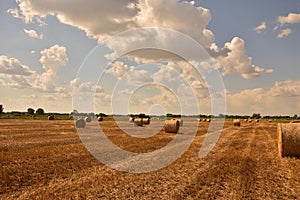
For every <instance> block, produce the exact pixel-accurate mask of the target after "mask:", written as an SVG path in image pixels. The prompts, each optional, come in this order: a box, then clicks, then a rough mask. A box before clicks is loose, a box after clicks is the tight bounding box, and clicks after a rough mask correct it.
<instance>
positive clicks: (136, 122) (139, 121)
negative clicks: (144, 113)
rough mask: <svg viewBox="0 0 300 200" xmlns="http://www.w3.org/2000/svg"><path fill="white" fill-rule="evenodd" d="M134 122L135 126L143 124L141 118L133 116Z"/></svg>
mask: <svg viewBox="0 0 300 200" xmlns="http://www.w3.org/2000/svg"><path fill="white" fill-rule="evenodd" d="M134 124H135V125H136V126H143V119H142V118H135V119H134Z"/></svg>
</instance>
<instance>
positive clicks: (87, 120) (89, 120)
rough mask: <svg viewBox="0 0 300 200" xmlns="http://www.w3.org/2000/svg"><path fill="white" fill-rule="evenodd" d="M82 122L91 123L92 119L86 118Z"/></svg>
mask: <svg viewBox="0 0 300 200" xmlns="http://www.w3.org/2000/svg"><path fill="white" fill-rule="evenodd" d="M84 120H85V122H91V121H92V118H90V117H86V118H84Z"/></svg>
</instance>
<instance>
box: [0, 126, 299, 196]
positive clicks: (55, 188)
mask: <svg viewBox="0 0 300 200" xmlns="http://www.w3.org/2000/svg"><path fill="white" fill-rule="evenodd" d="M100 124H101V126H102V128H103V130H104V132H105V133H106V134H107V136H108V137H109V138H110V139H111V141H113V142H114V143H115V144H117V145H118V146H119V147H121V148H123V149H126V150H128V151H132V152H138V153H144V152H151V151H154V150H156V149H159V148H161V147H163V146H165V145H166V144H168V143H169V142H170V141H171V140H172V139H173V137H174V135H172V134H166V133H164V132H163V131H161V132H159V133H158V134H157V135H156V136H154V137H151V138H145V139H137V138H133V137H129V136H128V135H126V134H124V133H123V132H122V131H121V130H120V129H119V128H118V127H117V126H116V124H115V122H112V121H110V122H109V121H105V122H101V123H100ZM208 124H209V123H204V122H200V124H199V129H198V133H197V136H196V137H195V139H194V141H193V143H192V145H191V146H190V148H189V149H188V151H186V152H185V153H184V154H183V155H182V156H181V157H180V158H179V159H178V160H177V161H176V162H174V163H173V164H171V165H169V166H167V167H165V168H163V169H161V170H158V171H155V172H150V173H142V174H132V173H126V172H119V171H117V170H113V169H111V168H109V167H107V166H105V165H104V164H101V163H100V162H99V161H97V160H96V159H95V158H94V157H93V156H91V155H90V153H89V152H88V151H87V150H86V148H85V146H84V145H83V144H82V143H81V140H80V139H79V137H78V134H77V132H76V129H75V127H74V122H73V121H70V120H69V121H43V120H1V121H0V171H1V172H0V180H1V182H0V199H300V159H296V158H280V157H279V156H278V149H277V124H276V123H266V122H261V123H242V125H241V127H234V126H233V125H232V122H229V121H228V122H226V123H225V126H224V129H223V131H222V135H221V137H220V139H219V141H218V143H217V144H216V146H215V147H214V149H213V151H211V152H210V153H209V154H208V156H206V157H205V158H203V159H200V158H198V152H199V149H200V148H201V144H202V142H203V140H204V136H205V133H206V131H207V128H208Z"/></svg>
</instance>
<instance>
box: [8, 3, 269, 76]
mask: <svg viewBox="0 0 300 200" xmlns="http://www.w3.org/2000/svg"><path fill="white" fill-rule="evenodd" d="M10 12H11V13H12V14H13V15H14V16H16V17H20V16H23V19H24V21H25V22H27V23H30V22H38V23H39V22H41V21H43V20H44V19H45V18H46V16H47V15H52V16H56V17H57V18H58V20H59V21H60V22H61V23H64V24H68V25H71V26H74V27H77V28H79V29H81V30H84V31H85V32H86V34H87V35H88V36H89V37H92V38H95V39H98V41H99V42H100V43H101V42H103V41H104V40H105V39H106V38H108V37H110V36H113V35H115V34H117V33H120V32H123V31H126V30H131V29H133V28H139V27H161V28H166V29H171V30H176V31H179V32H181V33H183V34H186V35H188V36H189V37H191V38H193V39H194V40H196V41H197V42H198V43H199V44H201V45H202V46H203V47H204V48H206V49H207V50H208V52H209V53H210V54H211V56H213V57H215V56H218V57H220V56H221V55H222V56H223V55H224V56H225V58H224V59H227V60H229V58H228V57H229V56H228V55H227V53H228V52H229V49H228V48H225V49H223V48H219V47H218V48H215V47H213V48H211V47H212V46H214V45H215V44H214V40H215V36H214V34H213V32H212V31H211V30H209V29H207V28H206V26H207V25H208V24H209V23H210V21H211V14H210V11H209V10H208V9H205V8H203V7H200V6H198V7H196V6H195V5H194V3H193V2H187V1H181V2H178V1H177V0H165V1H161V0H123V1H118V0H111V1H106V0H88V1H71V0H67V1H62V2H57V1H34V0H18V9H17V10H16V9H11V10H10ZM263 26H264V24H262V26H261V27H259V28H258V29H259V30H261V29H263V28H264V27H263ZM143 34H144V35H141V34H136V35H132V37H130V38H127V39H126V40H122V45H120V43H117V44H111V46H110V47H111V49H113V50H115V51H117V49H118V48H126V45H127V46H128V45H130V44H132V43H134V42H136V41H141V40H144V41H149V38H153V37H151V36H152V35H153V34H159V33H153V32H148V33H147V32H144V33H143ZM157 38H159V39H157V40H156V41H151V40H150V41H151V42H153V43H157V44H160V43H163V42H169V41H171V42H170V43H171V44H173V43H174V45H177V46H178V47H179V48H180V47H182V45H183V44H180V43H178V44H176V42H174V40H172V35H160V37H157ZM241 40H242V39H241ZM214 50H216V51H214ZM230 50H231V51H232V50H233V51H235V52H237V51H239V49H236V50H235V49H234V46H232V47H231V49H230ZM240 52H241V51H240ZM145 55H146V56H147V59H151V56H152V58H154V59H157V58H161V57H158V55H157V54H155V53H153V52H152V53H151V54H149V52H148V54H145V53H144V54H143V53H142V55H138V54H133V55H131V56H133V57H135V58H139V59H140V60H141V56H145ZM235 55H236V56H237V54H235ZM238 55H240V57H239V58H238V60H240V61H241V60H244V58H245V57H247V55H241V54H238ZM166 56H167V58H170V57H168V56H169V55H166ZM139 59H138V60H139ZM224 59H223V60H224ZM248 61H251V59H250V60H248ZM223 64H224V63H223ZM222 66H223V65H221V66H220V67H222ZM225 66H227V65H225ZM246 66H248V68H247V69H246ZM227 68H228V67H227ZM227 68H225V69H224V70H223V71H225V72H226V73H229V72H231V71H238V72H240V73H242V74H243V77H248V78H249V77H257V76H259V75H261V74H262V73H264V72H270V71H268V70H263V69H262V68H258V67H255V66H254V65H253V64H252V63H248V64H247V65H244V67H235V70H228V69H227ZM240 69H241V71H239V70H240Z"/></svg>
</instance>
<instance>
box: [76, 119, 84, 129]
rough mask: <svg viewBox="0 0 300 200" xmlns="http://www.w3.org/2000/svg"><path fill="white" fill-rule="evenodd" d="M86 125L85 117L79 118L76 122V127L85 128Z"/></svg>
mask: <svg viewBox="0 0 300 200" xmlns="http://www.w3.org/2000/svg"><path fill="white" fill-rule="evenodd" d="M85 125H86V123H85V120H84V119H78V120H76V122H75V126H76V128H84V127H85Z"/></svg>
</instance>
